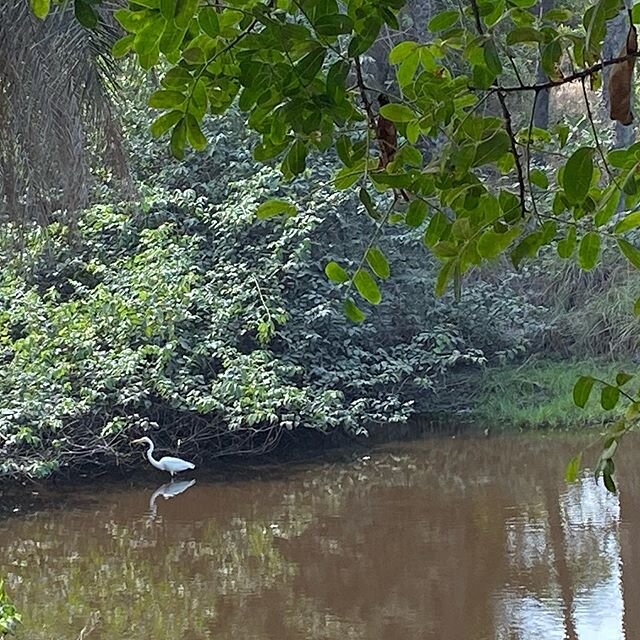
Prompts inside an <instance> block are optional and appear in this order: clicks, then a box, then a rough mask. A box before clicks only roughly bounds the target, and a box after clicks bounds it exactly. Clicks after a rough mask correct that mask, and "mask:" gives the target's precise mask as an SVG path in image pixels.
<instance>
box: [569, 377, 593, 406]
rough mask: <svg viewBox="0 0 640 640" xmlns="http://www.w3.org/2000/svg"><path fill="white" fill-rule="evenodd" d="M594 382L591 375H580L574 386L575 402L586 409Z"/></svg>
mask: <svg viewBox="0 0 640 640" xmlns="http://www.w3.org/2000/svg"><path fill="white" fill-rule="evenodd" d="M594 382H595V380H594V379H593V378H592V377H591V376H580V377H579V378H578V380H577V382H576V383H575V385H574V387H573V402H574V404H575V405H576V406H578V407H580V408H581V409H584V407H585V405H586V404H587V401H588V400H589V396H590V395H591V389H593V383H594Z"/></svg>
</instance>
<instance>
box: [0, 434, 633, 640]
mask: <svg viewBox="0 0 640 640" xmlns="http://www.w3.org/2000/svg"><path fill="white" fill-rule="evenodd" d="M580 446H581V443H580V442H579V441H577V440H576V439H574V438H567V437H563V436H554V437H548V438H544V437H540V436H517V437H515V436H514V437H504V438H502V437H500V438H491V439H487V440H485V439H482V440H475V439H471V438H457V439H455V440H452V439H448V438H437V439H435V438H434V439H428V440H424V441H421V442H417V443H408V444H401V445H394V446H387V447H383V448H380V449H378V450H375V451H373V452H371V453H370V454H367V455H366V456H365V455H358V456H351V457H344V456H343V457H342V458H339V459H335V458H334V459H327V460H325V461H323V462H320V463H317V462H316V463H312V464H311V463H310V464H307V465H295V466H289V467H285V468H279V469H265V468H260V469H258V470H254V471H253V472H250V473H247V474H245V475H244V476H243V477H237V475H236V477H235V479H233V480H231V479H229V478H228V477H227V478H226V479H225V478H223V477H222V476H221V475H218V476H216V477H210V478H207V477H206V476H205V475H204V474H200V475H199V476H198V482H197V484H195V483H194V482H193V481H182V482H175V483H173V484H171V483H169V484H168V485H163V486H162V487H160V488H158V489H157V490H154V489H153V485H151V486H149V485H146V486H138V485H136V486H133V487H126V488H124V487H120V488H115V489H114V488H109V489H103V490H98V491H97V492H96V491H95V490H94V492H93V493H92V492H91V491H90V490H88V489H87V490H86V491H81V492H75V493H71V492H65V493H62V492H60V493H56V494H52V495H51V496H50V500H51V508H50V509H45V510H41V511H37V512H35V513H32V514H30V515H25V516H19V517H16V516H12V517H10V518H6V519H4V520H2V521H0V540H2V546H1V548H0V574H1V573H4V574H6V575H7V578H8V579H7V582H8V586H9V589H10V590H11V593H12V595H13V597H14V599H15V601H16V603H17V604H18V606H19V607H20V608H21V609H22V611H23V613H24V621H25V624H24V629H23V631H22V638H23V639H26V638H29V639H35V640H40V639H42V640H44V639H46V640H50V639H52V638H56V639H67V638H69V639H74V640H75V638H77V637H78V634H79V632H80V630H81V629H82V628H83V627H85V626H87V625H88V623H90V622H91V623H92V627H93V630H92V631H91V632H90V633H91V635H87V636H86V637H87V638H91V639H96V640H97V639H104V640H106V639H107V638H109V639H111V638H127V639H129V640H138V639H143V638H150V637H152V638H155V639H164V638H175V637H181V638H185V639H187V640H189V639H193V640H195V639H201V638H217V639H220V638H224V639H226V638H228V639H231V638H234V639H237V638H242V639H252V638H255V639H264V640H271V639H273V640H276V639H277V640H289V639H306V638H312V639H313V640H324V639H327V640H329V639H335V640H338V639H339V640H345V639H347V640H348V639H354V640H359V639H363V640H364V639H367V640H377V639H380V640H382V639H384V640H396V639H397V640H400V639H402V640H406V638H434V639H436V638H437V639H438V640H482V639H499V640H502V639H504V640H507V639H508V640H514V639H519V640H529V639H534V638H535V639H538V638H544V639H545V640H547V639H549V640H553V639H555V638H558V639H564V638H567V639H569V640H577V639H579V640H590V639H596V638H597V639H598V640H619V639H623V638H624V639H625V640H633V639H634V638H638V637H640V619H639V618H638V616H637V614H635V613H634V611H633V608H634V607H635V608H637V607H638V605H637V603H638V601H639V600H638V595H640V589H639V580H640V542H638V541H637V539H635V538H634V536H633V534H632V531H633V529H634V527H635V528H637V525H638V521H637V520H638V518H639V517H640V516H639V515H638V514H639V513H640V511H639V507H640V486H639V485H638V483H637V480H638V478H637V477H636V476H634V471H633V467H632V465H631V463H630V462H629V463H625V461H624V460H621V461H620V463H619V466H621V467H622V468H624V473H625V476H624V477H623V478H621V480H622V481H623V486H622V488H621V499H620V501H619V500H618V498H617V497H615V496H610V495H608V494H607V493H606V492H605V491H604V489H603V488H602V487H600V486H597V485H595V483H594V482H593V480H592V479H591V478H590V476H585V477H584V478H583V479H582V480H581V481H580V482H579V483H577V484H575V485H572V486H566V485H564V483H563V482H562V479H561V475H562V469H563V466H564V463H565V461H566V460H567V459H568V458H569V457H570V456H571V455H572V454H573V453H574V452H575V450H576V449H577V448H579V447H580ZM639 451H640V446H638V443H637V442H635V441H633V440H629V442H628V446H627V447H626V448H625V451H624V452H623V454H624V456H625V457H626V458H628V459H629V461H631V460H632V459H633V457H634V456H635V455H636V454H637V453H638V452H639ZM154 477H155V476H154ZM150 496H151V497H150ZM161 496H162V497H164V498H169V497H172V496H173V497H172V499H170V500H169V499H165V500H159V498H160V497H161ZM150 515H151V516H152V517H151V518H150V517H149V516H150ZM629 603H630V605H631V608H630V607H629ZM625 604H626V605H627V606H626V607H625ZM634 615H635V617H634ZM87 628H89V627H87ZM625 629H626V632H625Z"/></svg>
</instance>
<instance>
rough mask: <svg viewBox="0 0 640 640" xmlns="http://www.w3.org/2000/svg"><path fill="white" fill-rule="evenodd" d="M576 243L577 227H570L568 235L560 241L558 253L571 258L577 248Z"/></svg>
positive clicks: (564, 257) (565, 257) (562, 256)
mask: <svg viewBox="0 0 640 640" xmlns="http://www.w3.org/2000/svg"><path fill="white" fill-rule="evenodd" d="M576 244H577V239H576V228H575V227H569V230H568V231H567V235H566V237H565V238H563V239H562V240H560V241H559V242H558V247H557V248H558V255H559V256H560V257H561V258H563V259H565V260H566V259H567V258H570V257H571V256H572V255H573V252H574V251H575V249H576Z"/></svg>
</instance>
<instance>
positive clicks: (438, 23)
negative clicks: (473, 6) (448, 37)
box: [427, 10, 460, 33]
mask: <svg viewBox="0 0 640 640" xmlns="http://www.w3.org/2000/svg"><path fill="white" fill-rule="evenodd" d="M459 19H460V15H459V14H458V12H457V11H453V10H449V11H441V12H440V13H438V14H436V15H435V16H433V18H431V20H429V23H428V24H427V29H429V31H432V32H434V33H436V32H437V31H444V30H445V29H448V28H449V27H452V26H453V25H454V24H455V23H456V22H458V20H459Z"/></svg>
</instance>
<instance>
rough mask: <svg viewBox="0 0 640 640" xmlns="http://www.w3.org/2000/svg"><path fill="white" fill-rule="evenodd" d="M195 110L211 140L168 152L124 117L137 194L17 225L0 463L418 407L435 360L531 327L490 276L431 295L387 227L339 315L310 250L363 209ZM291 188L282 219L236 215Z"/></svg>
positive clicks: (529, 311) (203, 444) (424, 259)
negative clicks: (369, 289)
mask: <svg viewBox="0 0 640 640" xmlns="http://www.w3.org/2000/svg"><path fill="white" fill-rule="evenodd" d="M211 127H212V128H217V133H216V139H217V140H218V141H219V144H218V146H217V147H215V148H213V149H212V150H210V151H209V152H208V153H207V154H205V155H201V156H197V157H193V158H191V159H190V161H189V162H188V163H186V164H183V165H174V164H172V163H168V162H167V161H166V158H165V157H164V156H163V154H162V153H161V151H160V150H159V148H158V147H156V146H155V145H154V144H153V143H150V142H148V141H143V139H142V138H141V137H138V136H136V134H135V130H133V129H130V130H129V132H128V133H129V140H130V144H131V145H132V151H133V153H132V157H134V158H137V159H139V161H137V162H136V164H134V166H133V171H134V175H135V178H136V181H137V184H138V197H137V199H136V200H135V201H130V202H129V201H125V202H121V203H119V204H109V203H108V200H109V197H111V196H110V192H108V191H106V190H104V191H103V193H102V194H101V196H100V197H101V199H102V201H103V204H97V205H96V206H94V207H93V208H91V209H89V210H87V211H86V212H85V213H84V214H83V215H82V216H81V218H80V220H79V221H78V224H77V228H75V229H68V228H66V227H64V226H62V225H60V224H53V225H51V226H50V227H49V228H47V229H46V231H42V230H40V231H33V232H32V233H30V234H27V236H26V238H25V240H26V253H27V255H28V256H29V260H28V261H26V262H28V264H29V266H28V267H25V266H24V265H25V261H24V255H21V256H17V257H13V258H12V259H11V260H8V262H7V264H6V265H5V268H4V269H3V271H2V274H1V276H0V295H1V299H2V303H1V304H2V307H1V311H0V347H1V348H2V353H1V357H2V366H1V368H0V393H1V394H2V398H3V400H2V403H1V405H2V406H1V410H0V438H1V439H2V448H3V450H4V453H5V460H4V462H3V463H2V470H3V472H4V473H18V472H26V473H29V474H36V475H42V474H46V473H48V472H50V471H52V470H55V469H58V468H59V467H60V466H61V465H62V466H64V467H67V466H72V467H77V466H79V465H82V464H85V463H87V464H88V463H101V464H104V463H105V462H106V463H109V464H111V463H114V462H118V463H121V464H126V463H127V462H128V460H129V447H128V444H127V443H128V440H129V437H130V436H132V435H134V434H139V433H141V432H142V431H146V430H150V431H151V432H152V434H155V436H156V437H157V438H158V439H159V441H160V443H161V444H166V445H169V444H170V445H171V446H172V447H173V448H177V447H178V445H179V447H180V450H181V451H183V452H185V453H186V454H188V455H190V456H194V457H195V458H196V459H202V458H205V457H207V458H209V457H211V456H212V455H214V454H218V453H227V452H234V451H262V450H265V449H267V448H269V447H272V446H274V445H275V444H276V443H277V442H278V440H279V439H280V438H281V436H282V434H283V433H285V432H287V431H290V430H296V429H305V428H306V429H315V430H320V431H323V432H326V431H330V430H332V429H334V428H341V429H345V430H347V431H348V432H350V433H352V434H364V433H365V432H366V429H367V428H369V427H370V426H371V425H372V424H375V423H378V422H395V421H403V420H405V419H407V418H408V417H409V416H410V415H411V414H412V413H414V412H416V411H417V412H424V411H428V410H432V409H434V408H436V407H437V405H438V399H439V397H442V396H445V395H446V393H447V386H446V380H447V375H448V374H449V373H450V372H451V371H453V370H454V369H456V368H459V367H463V366H467V365H477V364H481V363H484V362H485V361H486V360H487V358H489V359H492V358H493V359H509V358H511V357H512V356H513V355H515V354H517V353H519V352H521V351H523V350H526V348H527V345H528V344H530V342H531V340H532V339H533V337H534V336H535V335H536V333H537V332H538V331H539V330H540V327H541V326H542V325H541V324H540V322H541V320H540V322H538V321H536V320H535V318H538V317H540V318H541V315H540V310H539V309H537V308H536V307H533V306H532V305H530V304H528V303H527V302H526V301H525V299H524V297H522V296H519V295H515V294H514V291H513V287H511V285H510V282H509V280H508V279H505V278H500V283H499V285H498V286H497V288H496V286H494V284H491V283H490V282H488V281H487V282H481V281H479V282H478V283H476V286H473V287H470V288H469V290H468V291H465V293H464V296H465V299H464V301H463V304H462V305H459V304H457V303H456V302H455V301H454V300H453V299H451V298H444V299H437V298H435V296H434V295H433V293H432V289H433V284H432V274H433V270H434V265H433V264H432V263H431V262H430V259H429V258H428V256H427V254H426V253H425V252H423V251H422V250H421V249H420V247H419V243H418V242H413V241H410V240H409V239H407V237H406V234H401V233H398V234H394V233H393V230H391V231H389V232H388V233H387V234H386V235H385V237H384V238H382V239H381V244H382V245H383V247H384V249H385V251H386V253H387V254H388V255H389V256H392V260H391V270H392V273H393V274H394V278H393V280H392V281H391V283H390V287H389V288H390V292H389V295H387V296H385V300H384V301H383V303H382V304H381V305H379V307H378V308H376V310H375V312H372V313H371V314H370V315H369V317H368V321H367V322H366V323H364V324H362V325H353V324H351V323H349V322H347V321H346V320H345V319H344V317H343V315H342V312H341V309H340V305H339V300H340V298H341V295H342V292H340V291H336V287H335V286H333V285H330V284H329V283H328V282H327V279H326V277H325V275H324V273H323V271H322V267H323V265H324V264H325V263H326V262H327V260H329V259H331V258H334V257H337V256H345V255H347V256H351V258H352V259H353V261H354V263H356V262H357V261H358V260H360V258H361V255H362V251H363V247H362V246H361V238H362V237H363V231H365V230H366V229H367V228H368V227H371V226H372V225H373V224H374V223H373V221H372V220H371V219H370V218H369V217H368V216H366V215H365V214H364V213H362V212H359V211H358V210H357V206H356V202H354V200H353V199H352V197H351V196H349V195H348V194H345V193H335V192H333V191H332V190H331V188H330V187H329V186H325V181H326V180H327V179H328V177H329V175H330V173H331V171H332V167H331V166H330V164H323V165H320V166H319V168H318V170H317V171H316V172H315V173H314V174H313V175H311V176H308V177H307V179H305V180H297V181H295V182H294V183H293V184H292V185H289V186H286V187H285V186H284V185H283V184H282V183H281V181H280V179H279V177H278V173H277V172H276V171H275V170H272V169H270V168H265V167H263V168H261V169H258V168H257V167H256V165H255V164H254V163H253V162H252V161H251V159H250V156H249V154H248V151H247V150H246V149H247V147H248V145H247V144H246V141H245V140H243V135H244V134H243V133H242V130H241V129H240V128H239V126H238V122H237V120H235V119H234V118H226V119H225V120H224V121H217V122H214V123H212V124H211ZM187 185H189V186H188V188H187ZM292 189H293V190H295V191H296V192H297V196H296V197H297V198H298V200H300V201H301V202H304V203H305V206H304V207H301V209H302V210H301V212H300V213H299V214H298V215H297V216H296V217H294V218H290V219H287V220H283V221H276V222H274V221H257V220H256V219H255V208H256V206H257V205H258V204H259V203H260V202H261V201H262V200H263V199H265V198H267V197H274V196H276V197H277V196H281V195H284V194H287V193H288V192H289V191H290V190H292ZM416 233H419V230H418V231H417V232H416ZM488 277H491V274H488ZM496 279H497V278H496ZM391 289H393V293H391Z"/></svg>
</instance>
